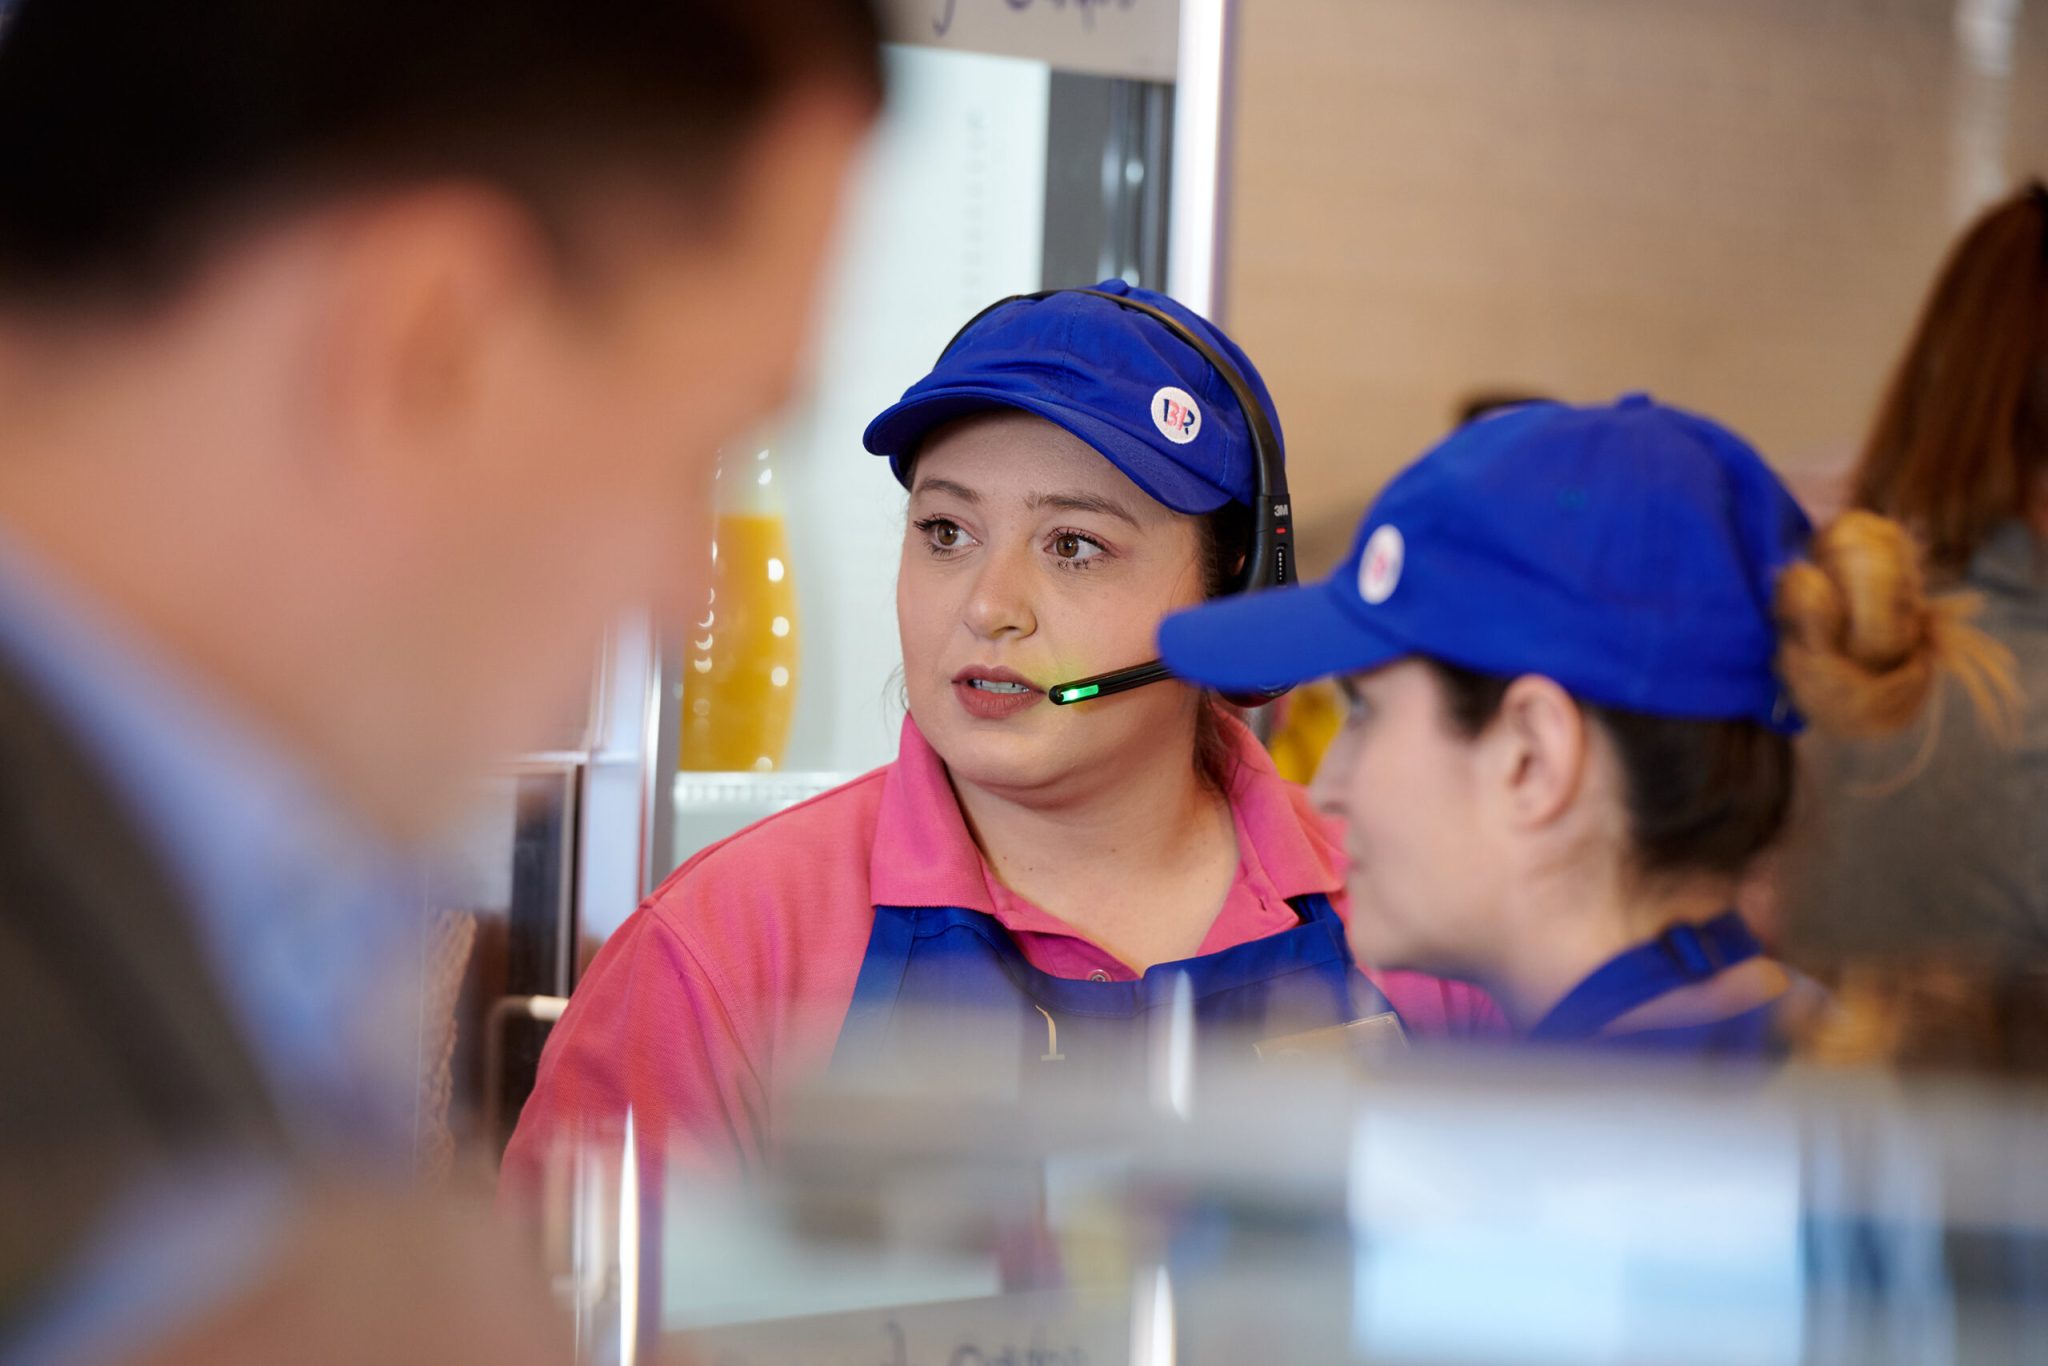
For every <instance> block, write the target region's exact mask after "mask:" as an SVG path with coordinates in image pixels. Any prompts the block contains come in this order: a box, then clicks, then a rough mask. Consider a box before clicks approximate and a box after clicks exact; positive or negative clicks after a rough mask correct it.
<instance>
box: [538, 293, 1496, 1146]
mask: <svg viewBox="0 0 2048 1366" xmlns="http://www.w3.org/2000/svg"><path fill="white" fill-rule="evenodd" d="M866 444H867V446H868V449H869V450H871V451H873V452H875V453H876V454H880V455H886V456H888V457H889V460H890V466H891V468H892V470H893V471H894V473H895V475H896V477H897V479H898V480H900V481H901V482H902V484H903V485H904V487H905V488H906V489H907V490H908V491H909V500H910V501H909V509H908V516H907V518H906V523H907V524H906V527H905V533H904V546H903V553H902V561H901V569H900V577H899V581H898V588H897V619H898V627H899V631H900V634H901V638H902V645H903V661H904V678H905V684H906V693H907V695H908V699H909V716H908V718H907V719H906V721H905V723H904V726H903V736H902V744H901V749H900V752H899V755H898V757H897V759H896V761H895V762H894V763H892V764H890V765H889V766H887V767H886V768H883V769H880V770H878V771H876V772H875V773H872V774H869V775H868V776H867V777H864V778H861V779H859V780H857V781H855V782H853V783H851V784H849V785H847V786H846V787H843V788H840V789H838V790H836V791H834V792H831V793H828V794H826V795H824V796H822V797H820V798H818V799H816V800H815V801H812V802H809V803H807V804H805V805H804V806H801V807H798V808H796V809H795V810H792V811H788V812H784V813H782V814H780V815H777V816H774V817H771V818H770V819H769V820H767V821H764V822H762V823H760V824H758V825H756V826H754V827H752V828H751V829H749V830H747V831H744V832H742V833H741V834H739V835H737V836H735V837H734V838H733V839H731V840H728V841H726V842H724V843H723V844H720V845H717V846H715V847H713V848H712V849H709V850H707V851H705V852H704V853H702V854H700V855H698V856H697V857H696V858H694V859H692V860H691V861H690V862H689V863H688V864H686V865H685V866H684V867H683V868H682V869H681V870H680V871H679V872H677V874H676V875H675V876H674V877H672V878H671V879H669V881H668V882H667V883H666V884H665V885H664V886H662V887H661V888H660V889H659V890H658V891H657V892H656V893H655V895H654V896H653V897H652V898H651V899H650V900H649V902H648V904H647V905H645V906H644V907H642V908H641V909H640V911H639V912H637V913H636V914H635V915H634V916H633V917H632V919H631V920H629V921H628V923H627V924H626V925H625V926H624V927H623V928H622V929H621V930H620V931H619V933H618V934H616V935H615V936H614V937H613V938H612V940H611V941H610V943H608V944H607V946H606V947H605V949H604V951H603V952H602V953H601V954H600V955H599V956H598V958H597V960H596V962H595V963H593V965H592V966H591V969H590V971H589V973H588V974H587V976H586V977H585V979H584V981H583V983H582V984H581V985H580V986H579V987H578V989H577V991H576V993H575V997H574V1000H573V1001H572V1003H571V1005H570V1007H569V1010H568V1013H567V1014H566V1016H565V1017H564V1018H563V1020H562V1022H561V1024H560V1026H558V1028H557V1029H556V1031H555V1033H554V1035H553V1037H552V1038H551V1040H550V1042H549V1044H548V1049H547V1053H546V1056H545V1057H544V1058H543V1060H542V1064H541V1070H540V1075H539V1078H538V1083H537V1087H536V1090H535V1093H534V1096H533V1098H532V1100H531V1101H530V1102H529V1104H528V1106H527V1109H526V1111H525V1114H524V1115H523V1116H522V1119H521V1123H520V1130H519V1134H518V1135H517V1137H516V1138H515V1140H514V1143H513V1147H512V1150H511V1151H510V1152H509V1153H508V1155H507V1162H508V1169H509V1170H511V1171H512V1172H514V1173H520V1172H524V1173H526V1174H529V1175H530V1174H531V1173H532V1171H533V1170H534V1169H535V1168H536V1167H537V1165H538V1159H539V1157H540V1155H541V1149H542V1146H543V1145H544V1143H545V1142H546V1141H547V1140H548V1139H549V1138H550V1137H551V1136H553V1135H555V1134H559V1133H562V1132H564V1131H565V1130H569V1131H573V1129H574V1128H575V1127H576V1126H577V1125H580V1124H584V1123H587V1122H590V1121H593V1120H595V1121H600V1122H601V1121H605V1120H614V1121H615V1120H616V1118H617V1117H618V1116H620V1115H622V1114H623V1113H624V1112H625V1110H626V1107H627V1106H628V1105H629V1104H630V1105H631V1106H632V1111H633V1114H634V1116H635V1122H636V1125H637V1126H638V1127H639V1129H640V1131H641V1134H640V1136H641V1140H642V1143H643V1150H644V1151H660V1150H661V1149H660V1148H658V1147H655V1148H650V1147H645V1146H644V1145H646V1144H649V1143H657V1144H673V1143H676V1142H678V1141H680V1142H682V1143H683V1144H684V1145H686V1147H687V1148H688V1149H692V1150H694V1151H696V1152H697V1153H699V1154H701V1155H703V1156H705V1157H707V1158H710V1159H712V1160H713V1161H717V1162H721V1163H724V1162H730V1161H732V1160H738V1161H740V1162H742V1163H745V1164H749V1165H751V1164H753V1163H755V1162H757V1161H758V1160H760V1159H762V1158H763V1157H765V1156H767V1154H768V1153H769V1151H770V1150H771V1147H772V1138H773V1134H774V1131H775V1120H776V1115H777V1113H778V1106H779V1103H780V1100H781V1098H782V1096H783V1095H784V1094H786V1092H787V1090H788V1088H789V1087H790V1086H791V1084H792V1083H796V1082H801V1081H803V1080H804V1079H806V1078H809V1077H815V1076H816V1075H818V1074H819V1073H821V1072H824V1071H825V1070H827V1069H828V1068H833V1067H839V1068H849V1069H850V1068H865V1067H869V1066H872V1065H875V1064H882V1065H885V1066H887V1065H890V1064H892V1062H893V1063H900V1062H901V1061H902V1060H904V1059H905V1058H912V1059H914V1060H916V1061H917V1062H923V1061H927V1060H929V1061H932V1062H934V1063H935V1064H937V1065H940V1066H956V1067H957V1066H959V1065H961V1064H962V1062H963V1060H964V1061H965V1063H966V1065H967V1066H969V1067H970V1068H971V1069H972V1071H973V1073H974V1075H975V1079H976V1080H977V1081H978V1082H980V1083H982V1084H984V1085H991V1086H994V1087H995V1088H997V1089H998V1090H999V1091H1001V1092H1004V1093H1008V1094H1030V1093H1031V1092H1032V1089H1033V1088H1034V1087H1038V1086H1041V1085H1054V1086H1056V1085H1061V1084H1062V1079H1064V1078H1072V1077H1075V1076H1084V1077H1088V1078H1091V1079H1095V1080H1098V1081H1101V1080H1105V1079H1106V1080H1108V1081H1110V1082H1112V1083H1113V1084H1114V1083H1120V1082H1136V1083H1137V1084H1138V1086H1139V1089H1140V1092H1141V1093H1142V1090H1143V1085H1144V1081H1145V1076H1144V1070H1145V1066H1146V1062H1145V1059H1146V1057H1147V1049H1146V1043H1145V1041H1146V1039H1147V1037H1148V1036H1149V1035H1150V1034H1152V1033H1153V1032H1154V1030H1153V1027H1154V1026H1155V1025H1157V1024H1158V1023H1159V1022H1161V1021H1170V1020H1180V1021H1184V1022H1185V1023H1186V1024H1187V1025H1190V1026H1192V1028H1193V1030H1194V1031H1195V1032H1196V1034H1197V1036H1198V1037H1204V1038H1213V1037H1220V1036H1221V1035H1222V1034H1224V1033H1229V1034H1230V1035H1232V1036H1233V1037H1244V1038H1246V1039H1247V1040H1248V1041H1250V1042H1265V1041H1271V1040H1276V1039H1281V1040H1289V1041H1293V1040H1297V1039H1298V1038H1299V1037H1300V1036H1302V1035H1306V1034H1315V1033H1317V1032H1318V1031H1332V1030H1334V1031H1335V1034H1336V1036H1337V1037H1339V1038H1348V1037H1355V1035H1348V1034H1347V1033H1346V1031H1345V1030H1344V1029H1343V1026H1346V1025H1348V1024H1352V1023H1355V1022H1357V1021H1360V1020H1362V1019H1375V1018H1383V1017H1385V1016H1386V1014H1387V1012H1388V1002H1389V998H1391V1001H1392V1003H1393V1004H1394V1005H1395V1006H1396V1007H1398V1009H1399V1011H1400V1015H1401V1017H1402V1018H1403V1019H1405V1020H1406V1021H1407V1024H1408V1027H1409V1028H1410V1029H1411V1030H1415V1031H1418V1032H1424V1033H1427V1032H1431V1031H1452V1030H1461V1029H1468V1028H1475V1027H1477V1028H1489V1027H1492V1026H1493V1025H1494V1024H1495V1023H1496V1022H1497V1020H1498V1016H1497V1013H1496V1012H1494V1011H1493V1009H1492V1007H1491V1006H1490V1004H1489V1003H1487V1002H1486V1001H1485V999H1484V997H1483V995H1481V994H1480V993H1478V992H1476V991H1474V990H1472V989H1470V988H1467V987H1463V986H1456V985H1446V984H1444V983H1440V982H1436V981H1433V980H1429V979H1424V978H1415V977H1403V976H1401V975H1398V974H1397V975H1394V976H1382V977H1379V978H1378V979H1377V986H1375V985H1374V983H1373V982H1372V981H1369V980H1368V979H1367V978H1366V977H1365V976H1364V975H1363V974H1362V973H1361V972H1360V971H1359V970H1358V969H1357V968H1356V967H1355V966H1354V963H1353V960H1352V958H1351V955H1350V953H1349V951H1348V948H1347V940H1346V936H1345V933H1344V929H1343V923H1342V916H1343V914H1344V907H1345V904H1346V903H1345V898H1344V894H1343V884H1344V875H1343V869H1342V854H1341V851H1340V849H1339V847H1338V844H1337V842H1336V840H1335V838H1334V835H1333V833H1332V831H1331V829H1330V828H1329V827H1328V825H1327V824H1326V823H1325V821H1324V820H1323V819H1322V818H1320V817H1318V816H1317V815H1316V813H1315V812H1314V811H1313V809H1312V807H1311V806H1310V804H1309V801H1308V798H1307V794H1306V793H1305V792H1303V791H1302V790H1301V789H1300V788H1298V787H1295V786H1293V785H1292V784H1289V783H1286V782H1284V781H1283V780H1281V779H1280V778H1279V777H1278V776H1277V775H1276V774H1275V773H1274V771H1273V768H1272V765H1271V763H1270V762H1269V761H1268V760H1267V758H1266V756H1265V753H1264V751H1263V750H1262V749H1261V748H1260V747H1259V745H1258V743H1257V742H1256V740H1254V739H1253V738H1252V736H1251V735H1250V733H1249V732H1248V731H1247V730H1246V729H1245V728H1244V726H1243V725H1241V724H1240V723H1239V722H1238V721H1237V720H1235V719H1234V718H1233V717H1231V716H1230V715H1228V714H1227V713H1226V712H1225V710H1224V709H1223V708H1222V707H1220V706H1219V705H1218V704H1217V702H1216V700H1215V699H1214V698H1213V697H1211V696H1209V695H1207V694H1204V693H1202V692H1199V691H1197V690H1196V689H1194V688H1190V687H1188V686H1186V685H1185V684H1182V683H1179V682H1176V681H1172V680H1170V679H1168V678H1167V677H1166V675H1165V672H1164V670H1163V669H1161V668H1160V667H1158V665H1157V663H1156V661H1153V660H1152V659H1151V656H1152V653H1153V650H1152V645H1153V639H1154V636H1155V633H1156V631H1157V629H1158V625H1159V622H1160V620H1161V619H1162V618H1163V617H1164V616H1165V615H1166V614H1167V613H1169V612H1171V611H1173V610H1175V609H1176V608H1182V607H1187V606H1191V605H1193V604H1195V603H1198V602H1201V601H1202V600H1203V599H1204V598H1207V597H1212V596H1216V595H1218V594H1220V593H1226V592H1229V591H1231V590H1232V589H1233V587H1235V586H1237V585H1239V584H1241V583H1242V582H1244V581H1245V580H1246V579H1250V580H1252V581H1254V582H1258V581H1263V580H1266V579H1271V578H1275V577H1278V576H1280V574H1281V572H1282V571H1283V570H1284V566H1285V564H1286V547H1285V545H1284V540H1285V530H1286V526H1287V523H1286V512H1287V509H1286V495H1285V490H1284V482H1283V481H1282V475H1281V471H1280V452H1279V441H1278V422H1277V419H1276V418H1275V417H1274V415H1273V412H1272V402H1271V399H1270V398H1268V397H1267V395H1266V392H1265V388H1264V385H1263V383H1262V382H1261V381H1260V380H1259V378H1258V374H1257V372H1256V371H1255V370H1254V369H1253V368H1252V366H1251V363H1250V361H1249V360H1247V359H1246V358H1245V356H1244V354H1243V353H1242V352H1241V351H1240V350H1238V348H1237V347H1236V346H1235V344H1233V343H1232V342H1231V341H1230V340H1229V338H1227V337H1225V336H1224V335H1223V334H1222V332H1221V331H1219V330H1218V329H1216V328H1214V327H1212V326H1211V325H1210V324H1209V323H1208V322H1206V321H1205V320H1203V319H1202V318H1200V317H1198V316H1196V315H1195V314H1193V313H1191V312H1189V311H1188V310H1187V309H1185V308H1182V307H1181V306H1180V305H1179V304H1177V303H1175V302H1173V301H1172V300H1171V299H1168V298H1166V297H1164V296H1162V295H1159V294H1156V293H1152V292H1149V291H1146V290H1142V289H1136V288H1132V287H1130V286H1127V285H1125V284H1123V283H1122V282H1120V281H1112V282H1108V283H1105V284H1103V285H1102V286H1100V287H1098V288H1097V289H1095V290H1067V291H1059V292H1055V293H1051V294H1048V295H1043V296H1031V297H1026V298H1020V299H1015V300H1008V301H1005V302H1004V303H1002V304H1000V305H998V306H996V307H994V308H992V309H990V310H988V311H987V312H985V313H984V314H983V315H981V316H979V317H977V318H976V319H974V320H973V321H971V322H970V323H969V325H968V326H967V327H966V328H964V329H963V330H962V332H961V334H960V335H959V336H958V337H957V338H955V340H954V342H953V344H952V345H951V346H949V347H948V348H947V350H946V352H945V354H944V355H943V356H942V357H941V359H940V360H939V363H938V364H937V366H936V367H935V368H934V369H933V370H932V372H931V373H930V374H929V375H927V376H926V377H925V378H923V379H922V380H920V381H918V383H916V384H915V385H913V386H912V387H911V388H910V390H909V391H908V392H907V393H906V394H905V395H904V396H903V399H902V400H901V401H900V402H899V403H897V404H895V405H893V406H892V407H890V408H889V409H888V410H887V411H885V412H884V413H882V414H881V415H880V416H879V417H877V418H876V419H875V421H874V422H873V423H872V424H871V425H870V426H869V428H868V431H867V436H866ZM1382 991H1384V992H1385V995H1384V996H1382V994H1381V992H1382ZM937 1012H943V1016H942V1017H941V1018H935V1013H937ZM968 1012H971V1013H972V1014H973V1015H974V1016H975V1019H974V1020H972V1021H971V1022H969V1025H968V1027H961V1028H958V1029H955V1028H954V1027H953V1026H954V1025H955V1024H956V1023H957V1022H959V1021H960V1019H961V1017H962V1015H963V1014H965V1013H968ZM1366 1032H1371V1031H1366ZM956 1036H957V1037H956ZM1290 1046H1296V1045H1294V1044H1292V1043H1291V1042H1290ZM1134 1071H1135V1073H1136V1075H1133V1073H1134ZM515 1179H516V1177H515Z"/></svg>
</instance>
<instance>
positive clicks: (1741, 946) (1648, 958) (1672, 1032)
mask: <svg viewBox="0 0 2048 1366" xmlns="http://www.w3.org/2000/svg"><path fill="white" fill-rule="evenodd" d="M1763 951H1764V946H1763V944H1762V943H1761V942H1760V941H1759V940H1758V939H1757V937H1756V935H1755V934H1753V933H1752V932H1751V931H1750V928H1749V926H1748V924H1746V923H1745V922H1744V921H1743V919H1742V916H1741V915H1740V914H1738V913H1737V912H1735V911H1724V912H1723V913H1722V914H1720V915H1719V916H1716V917H1715V918H1714V919H1712V920H1710V921H1708V922H1706V923H1705V924H1703V925H1673V926H1672V927H1671V928H1670V929H1668V930H1666V931H1664V933H1662V934H1660V935H1658V936H1657V937H1656V938H1655V939H1652V940H1651V941H1650V942H1648V943H1647V944H1639V945H1637V946H1636V947H1635V948H1632V949H1630V950H1628V951H1627V952H1626V953H1622V954H1619V955H1617V956H1616V957H1614V958H1611V959H1609V960H1608V961H1607V962H1606V963H1604V964H1602V965H1601V966H1600V967H1599V968H1598V969H1597V970H1595V971H1594V973H1593V975H1592V976H1590V977H1588V978H1587V979H1586V980H1585V981H1583V982H1581V983H1579V984H1578V985H1577V986H1576V987H1573V988H1572V989H1571V991H1570V992H1569V993H1568V994H1567V995H1566V996H1565V998H1564V999H1563V1000H1562V1001H1559V1002H1558V1003H1557V1004H1556V1005H1555V1006H1553V1007H1551V1010H1550V1013H1549V1014H1548V1015H1545V1016H1544V1017H1543V1018H1542V1020H1540V1021H1539V1022H1538V1023H1537V1025H1536V1027H1535V1028H1534V1029H1532V1030H1530V1031H1529V1037H1530V1038H1531V1039H1533V1040H1539V1041H1544V1042H1553V1043H1599V1044H1602V1045H1616V1046H1621V1047H1629V1048H1645V1049H1658V1050H1669V1051H1677V1052H1691V1053H1706V1054H1726V1055H1733V1056H1747V1057H1762V1056H1765V1055H1767V1054H1770V1053H1773V1052H1775V1051H1777V1039H1776V1037H1775V1032H1774V1030H1773V1029H1772V1021H1773V1018H1774V1017H1775V1015H1776V1012H1777V1004H1778V1003H1777V1002H1776V1001H1767V1002H1765V1003H1764V1004H1763V1005H1760V1006H1756V1007H1754V1008H1753V1009H1750V1010H1745V1011H1743V1012H1741V1013H1740V1014H1736V1015H1731V1016H1727V1017H1725V1018H1723V1019H1719V1020H1709V1021H1706V1022H1704V1023H1701V1024H1689V1025H1679V1026H1675V1027H1660V1028H1655V1029H1645V1030H1635V1031H1630V1032H1628V1033H1622V1034H1602V1033H1601V1030H1603V1029H1605V1028H1606V1027H1607V1026H1608V1025H1610V1024H1612V1023H1613V1022H1614V1021H1616V1020H1618V1019H1620V1018H1621V1017H1622V1016H1623V1015H1626V1014H1628V1012H1630V1011H1631V1010H1634V1009H1635V1008H1636V1007H1638V1006H1641V1005H1645V1004H1647V1003H1648V1002H1650V1001H1654V1000H1656V999H1657V998H1658V997H1660V996H1663V995H1666V994H1668V993H1670V992H1673V991H1676V990H1678V989H1679V988H1680V987H1686V986H1691V985H1693V984H1694V983H1696V982H1704V981H1707V980H1709V979H1711V978H1713V977H1717V976H1719V975H1720V974H1721V973H1723V972H1726V971H1727V970H1728V969H1730V968H1732V967H1736V966H1737V965H1739V964H1742V963H1747V962H1749V961H1750V960H1751V959H1753V958H1759V957H1761V956H1762V955H1763Z"/></svg>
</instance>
